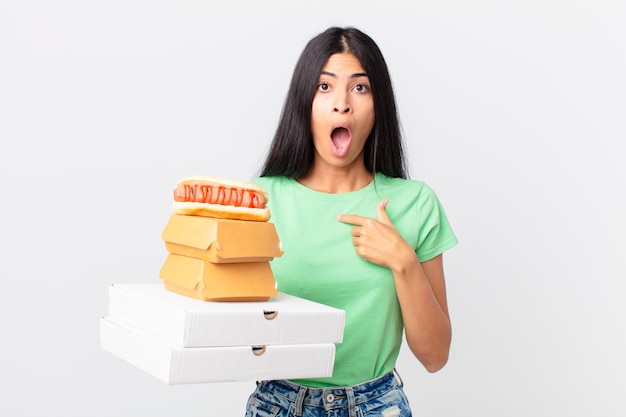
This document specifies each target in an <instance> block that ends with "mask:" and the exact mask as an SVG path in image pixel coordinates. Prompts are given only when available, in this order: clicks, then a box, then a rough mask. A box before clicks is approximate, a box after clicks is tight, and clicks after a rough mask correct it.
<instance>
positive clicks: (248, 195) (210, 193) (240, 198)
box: [174, 183, 267, 208]
mask: <svg viewBox="0 0 626 417" xmlns="http://www.w3.org/2000/svg"><path fill="white" fill-rule="evenodd" d="M174 201H179V202H195V203H208V204H220V205H225V206H235V207H249V208H263V207H265V205H266V204H267V198H266V197H265V196H264V195H263V194H261V193H259V192H257V191H255V190H250V189H244V188H240V187H229V186H226V185H221V184H200V183H195V184H194V183H192V184H181V185H178V186H177V187H176V188H175V189H174Z"/></svg>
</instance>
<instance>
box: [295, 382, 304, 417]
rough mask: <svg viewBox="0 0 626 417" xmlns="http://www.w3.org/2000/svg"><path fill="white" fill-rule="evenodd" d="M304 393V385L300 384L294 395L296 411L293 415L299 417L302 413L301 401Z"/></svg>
mask: <svg viewBox="0 0 626 417" xmlns="http://www.w3.org/2000/svg"><path fill="white" fill-rule="evenodd" d="M305 394H306V387H305V386H303V385H300V389H299V390H298V396H297V397H296V404H295V405H296V412H295V415H296V416H298V417H300V416H301V415H302V403H303V402H304V395H305Z"/></svg>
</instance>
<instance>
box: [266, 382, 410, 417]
mask: <svg viewBox="0 0 626 417" xmlns="http://www.w3.org/2000/svg"><path fill="white" fill-rule="evenodd" d="M259 384H260V385H262V386H263V388H265V389H266V390H268V391H270V392H272V393H273V394H274V395H276V396H279V397H283V398H286V399H287V400H289V401H290V402H293V403H295V404H294V408H295V415H296V416H300V415H301V414H302V407H303V406H305V405H306V406H312V407H321V408H324V409H326V410H332V409H336V408H344V407H348V408H350V409H354V407H355V406H357V405H359V404H363V403H365V402H368V401H370V400H372V399H374V398H376V397H379V396H381V395H383V394H385V393H387V392H389V391H390V390H392V389H394V388H395V387H397V386H399V385H400V386H401V385H402V380H401V379H400V378H399V376H396V372H395V371H391V372H389V373H387V374H385V375H383V376H381V377H380V378H376V379H372V380H371V381H367V382H364V383H362V384H358V385H354V386H350V387H325V388H313V387H307V386H304V385H299V384H296V383H293V382H291V381H286V380H272V381H261V382H259Z"/></svg>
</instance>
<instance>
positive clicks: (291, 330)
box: [108, 284, 345, 347]
mask: <svg viewBox="0 0 626 417" xmlns="http://www.w3.org/2000/svg"><path fill="white" fill-rule="evenodd" d="M108 316H109V317H113V318H116V319H118V320H121V321H124V322H126V323H128V324H130V325H132V326H135V327H138V328H140V329H142V330H145V331H148V332H150V333H153V334H154V335H156V336H158V337H161V338H163V339H165V340H167V341H168V342H170V343H172V344H173V345H175V346H180V347H205V346H250V345H294V344H317V343H341V342H342V340H343V329H344V323H345V312H344V311H343V310H340V309H337V308H334V307H330V306H326V305H323V304H320V303H316V302H313V301H309V300H305V299H303V298H299V297H295V296H291V295H288V294H284V293H281V292H279V293H278V294H277V295H275V296H273V297H272V298H270V299H269V300H268V301H257V302H251V301H241V302H223V301H202V300H198V299H194V298H191V297H186V296H184V295H180V294H176V293H174V292H171V291H168V290H166V289H165V288H164V287H163V285H159V284H112V285H110V286H109V305H108Z"/></svg>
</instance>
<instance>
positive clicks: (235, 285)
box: [159, 253, 278, 301]
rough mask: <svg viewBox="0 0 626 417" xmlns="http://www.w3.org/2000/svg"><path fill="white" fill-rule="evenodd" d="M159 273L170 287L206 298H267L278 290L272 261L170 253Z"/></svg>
mask: <svg viewBox="0 0 626 417" xmlns="http://www.w3.org/2000/svg"><path fill="white" fill-rule="evenodd" d="M159 276H160V278H161V280H162V281H163V283H164V285H165V288H166V289H167V290H169V291H172V292H175V293H178V294H181V295H185V296H188V297H192V298H196V299H199V300H203V301H267V300H268V299H269V298H270V297H272V296H274V295H276V294H277V293H278V290H277V289H276V281H275V280H274V273H273V272H272V268H271V267H270V264H269V262H268V261H267V262H240V263H213V262H211V261H205V260H202V259H197V258H191V257H188V256H182V255H176V254H173V253H170V254H168V255H167V257H166V258H165V262H164V263H163V266H162V267H161V270H160V271H159Z"/></svg>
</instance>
